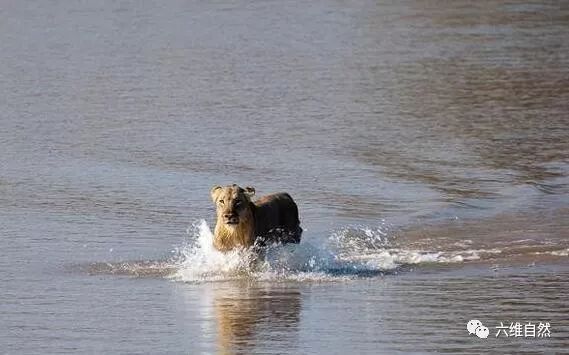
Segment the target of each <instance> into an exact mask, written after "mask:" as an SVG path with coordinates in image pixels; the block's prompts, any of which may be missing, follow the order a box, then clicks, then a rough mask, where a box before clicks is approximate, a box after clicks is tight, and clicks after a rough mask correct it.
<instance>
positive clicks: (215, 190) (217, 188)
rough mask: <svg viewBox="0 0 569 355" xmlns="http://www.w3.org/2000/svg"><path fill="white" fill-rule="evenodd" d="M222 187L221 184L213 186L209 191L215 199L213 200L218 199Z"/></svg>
mask: <svg viewBox="0 0 569 355" xmlns="http://www.w3.org/2000/svg"><path fill="white" fill-rule="evenodd" d="M221 189H222V187H221V186H219V185H215V186H214V187H212V188H211V190H210V192H209V193H210V194H211V199H212V200H213V202H215V201H216V200H217V197H218V196H219V194H220V193H221Z"/></svg>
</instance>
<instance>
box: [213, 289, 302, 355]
mask: <svg viewBox="0 0 569 355" xmlns="http://www.w3.org/2000/svg"><path fill="white" fill-rule="evenodd" d="M213 298H214V299H213V307H214V311H215V318H216V322H217V330H218V331H217V342H218V347H219V351H220V353H222V354H232V353H244V354H246V353H248V352H249V351H248V350H250V349H252V348H259V347H262V348H264V347H265V346H266V347H267V348H268V349H272V350H273V351H274V350H275V349H281V350H287V349H290V346H291V344H294V343H295V341H294V338H295V337H296V330H297V327H298V323H299V318H300V308H301V298H300V290H299V289H297V288H294V287H287V286H286V285H272V286H271V285H258V284H253V285H247V284H236V285H235V284H220V285H219V287H215V290H214V292H213ZM283 344H286V348H282V347H283ZM279 345H280V346H279Z"/></svg>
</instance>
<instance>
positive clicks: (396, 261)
mask: <svg viewBox="0 0 569 355" xmlns="http://www.w3.org/2000/svg"><path fill="white" fill-rule="evenodd" d="M188 236H189V238H188V243H187V245H185V246H183V247H181V248H179V249H177V250H176V251H175V254H176V255H177V256H176V257H175V262H174V263H173V264H172V266H173V269H174V270H175V271H174V272H173V273H172V274H171V275H169V278H171V279H172V280H176V281H181V282H212V281H228V280H235V279H254V280H272V281H275V280H280V281H334V280H342V279H352V278H362V277H374V276H380V275H384V274H388V273H389V274H391V273H397V272H399V271H400V270H402V269H404V268H405V266H409V265H413V264H420V263H454V262H463V261H465V260H473V259H477V258H479V255H478V253H476V252H475V251H473V252H471V253H468V252H464V253H445V252H425V251H419V250H405V249H400V248H393V247H392V246H391V239H392V237H390V234H389V228H388V227H387V226H385V225H382V226H380V227H376V228H369V227H349V228H344V229H341V230H338V231H336V232H334V233H332V235H331V236H330V238H329V239H328V243H326V244H325V245H324V246H314V245H313V244H311V243H310V242H308V241H306V240H307V239H308V238H306V237H305V238H303V241H302V242H301V243H300V244H287V245H275V246H270V247H268V248H267V250H266V252H265V255H264V258H262V259H261V260H259V258H258V256H257V255H256V254H255V253H253V252H251V251H250V250H235V251H231V252H228V253H221V252H219V251H217V250H215V248H213V244H212V241H213V234H212V232H211V230H210V228H209V226H208V225H207V223H206V222H205V221H204V220H201V221H199V222H198V223H196V224H193V225H192V226H191V227H190V228H189V229H188Z"/></svg>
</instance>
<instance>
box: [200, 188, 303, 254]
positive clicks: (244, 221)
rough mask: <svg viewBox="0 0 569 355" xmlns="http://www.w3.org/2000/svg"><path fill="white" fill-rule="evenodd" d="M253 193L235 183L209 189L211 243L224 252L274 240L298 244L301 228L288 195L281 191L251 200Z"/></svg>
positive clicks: (295, 210) (265, 243)
mask: <svg viewBox="0 0 569 355" xmlns="http://www.w3.org/2000/svg"><path fill="white" fill-rule="evenodd" d="M254 195H255V189H254V188H252V187H245V188H242V187H240V186H238V185H235V184H233V185H228V186H225V187H222V186H219V185H216V186H214V187H213V188H212V189H211V198H212V200H213V202H214V203H215V205H216V206H217V221H216V224H215V231H214V238H213V246H214V247H215V248H216V249H217V250H219V251H222V252H227V251H230V250H233V249H240V248H250V247H252V246H256V247H263V246H266V245H267V244H274V243H280V244H285V243H300V237H301V234H302V228H301V227H300V221H299V219H298V206H297V205H296V203H295V202H294V200H293V199H292V197H290V195H289V194H288V193H286V192H282V193H276V194H272V195H268V196H263V197H261V198H259V199H258V200H256V201H251V197H253V196H254Z"/></svg>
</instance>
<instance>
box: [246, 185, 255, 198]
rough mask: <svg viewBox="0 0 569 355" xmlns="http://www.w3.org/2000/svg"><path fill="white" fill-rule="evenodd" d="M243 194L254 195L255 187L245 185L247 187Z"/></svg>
mask: <svg viewBox="0 0 569 355" xmlns="http://www.w3.org/2000/svg"><path fill="white" fill-rule="evenodd" d="M245 194H246V195H247V196H249V197H253V196H255V188H254V187H251V186H247V187H246V188H245Z"/></svg>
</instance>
